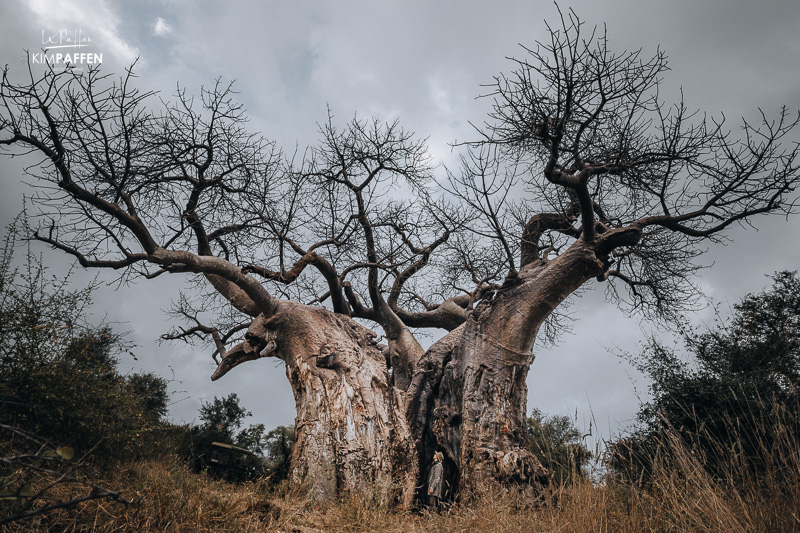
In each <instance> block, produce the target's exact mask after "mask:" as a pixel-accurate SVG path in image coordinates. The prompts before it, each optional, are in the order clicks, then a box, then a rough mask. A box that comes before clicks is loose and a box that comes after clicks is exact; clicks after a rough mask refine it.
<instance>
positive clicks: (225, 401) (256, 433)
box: [180, 393, 268, 481]
mask: <svg viewBox="0 0 800 533" xmlns="http://www.w3.org/2000/svg"><path fill="white" fill-rule="evenodd" d="M251 414H252V413H250V411H248V410H247V409H245V408H244V407H242V406H241V405H239V396H238V395H237V394H236V393H231V394H229V395H228V396H226V397H224V398H217V397H216V396H215V397H214V399H213V400H212V401H211V402H203V404H202V406H201V407H200V420H202V421H203V422H202V424H200V425H198V426H192V427H190V428H189V429H188V435H187V437H188V442H185V443H184V444H183V445H182V446H181V449H180V454H181V455H183V456H184V457H185V458H186V459H188V460H189V461H190V463H191V464H192V466H193V467H194V468H195V470H198V471H202V470H205V471H207V472H209V473H210V474H212V475H215V476H217V477H220V478H223V479H226V480H228V481H247V480H252V479H255V478H257V477H259V476H260V475H262V474H263V473H264V472H265V469H266V467H267V463H266V462H265V460H264V458H263V457H262V454H263V453H264V449H265V446H266V445H267V438H268V435H267V434H266V430H265V428H264V424H252V425H250V426H248V427H246V428H242V423H243V421H244V419H245V418H247V417H248V416H250V415H251ZM240 428H241V429H240ZM215 443H221V444H223V445H229V446H219V445H217V444H215ZM230 446H234V447H235V448H231V447H230ZM236 448H238V450H237V449H236Z"/></svg>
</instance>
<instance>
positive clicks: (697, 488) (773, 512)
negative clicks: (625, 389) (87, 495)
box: [5, 427, 800, 533]
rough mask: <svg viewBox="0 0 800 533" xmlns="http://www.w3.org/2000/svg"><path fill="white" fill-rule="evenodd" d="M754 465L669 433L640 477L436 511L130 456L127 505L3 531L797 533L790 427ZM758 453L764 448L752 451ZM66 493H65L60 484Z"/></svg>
mask: <svg viewBox="0 0 800 533" xmlns="http://www.w3.org/2000/svg"><path fill="white" fill-rule="evenodd" d="M777 436H778V437H779V438H777V439H770V440H769V446H767V445H766V444H765V447H764V449H763V450H762V452H763V454H767V455H768V458H769V460H768V461H766V467H765V466H764V464H765V462H764V461H763V460H760V462H759V464H760V465H761V467H760V468H759V469H758V473H757V474H756V470H755V469H754V468H753V464H752V458H746V457H744V456H743V455H742V454H740V455H737V454H736V451H735V450H730V449H728V450H722V449H720V451H719V452H720V453H723V452H724V453H726V454H727V457H728V459H729V460H728V462H727V467H728V470H727V473H725V474H723V475H717V476H716V477H712V476H711V475H710V474H709V473H708V472H707V470H706V469H705V468H704V461H703V459H702V457H701V456H699V455H698V454H695V453H692V451H691V450H689V449H688V448H687V447H686V446H684V445H683V444H682V442H681V441H680V440H679V439H677V438H671V437H669V438H667V439H666V440H665V442H664V443H663V447H662V450H661V452H659V456H658V457H654V458H653V469H652V472H653V477H652V478H651V479H650V483H648V484H647V486H646V487H645V486H641V485H637V484H631V483H623V482H621V481H619V480H610V479H605V480H604V481H602V482H600V483H592V482H589V481H586V480H578V481H575V482H573V483H572V484H571V485H569V486H565V487H562V488H558V489H556V490H554V491H552V492H551V493H550V494H549V495H548V496H547V497H546V498H545V502H544V503H538V504H534V503H533V502H531V501H530V500H525V499H523V498H521V497H519V496H515V495H514V494H510V493H493V494H485V495H483V496H481V497H477V498H476V499H475V500H473V501H472V502H470V503H468V504H458V505H453V506H451V507H448V508H446V509H444V510H443V511H441V512H439V513H431V512H428V511H422V512H402V511H399V510H392V509H386V508H382V507H380V506H377V505H375V504H372V503H370V502H369V501H368V500H367V499H364V498H345V499H343V500H341V501H339V502H336V503H320V502H314V501H313V500H311V499H309V498H308V497H304V496H303V495H302V494H299V493H290V492H287V491H286V490H283V491H279V493H276V492H272V491H270V488H269V485H268V484H267V483H266V482H265V481H264V482H256V483H247V484H242V485H231V484H228V483H224V482H219V481H213V480H211V479H209V478H207V477H205V476H202V475H197V474H194V473H192V472H190V471H189V470H188V469H187V468H186V467H184V466H183V465H181V464H180V463H179V462H177V461H170V460H162V461H151V462H143V463H139V464H136V465H131V466H129V467H127V468H123V469H120V470H119V471H117V472H115V473H114V474H113V476H110V478H109V479H106V480H104V484H105V485H106V486H109V487H124V488H125V489H126V490H125V496H126V497H127V498H128V499H129V500H132V501H134V502H135V503H134V504H133V505H131V506H128V507H125V506H122V505H120V504H115V503H111V502H109V501H105V500H98V501H94V502H89V503H86V504H84V505H83V506H82V507H81V508H80V509H77V510H68V511H57V512H54V513H52V514H48V515H47V516H44V517H38V518H37V519H32V520H31V519H29V520H27V521H24V522H21V523H17V524H14V525H10V526H8V527H7V528H6V529H5V531H9V532H18V531H20V532H21V531H26V532H42V531H97V532H129V531H130V532H149V531H153V532H155V531H158V532H178V531H191V532H204V531H215V532H217V531H218V532H237V533H245V532H256V531H259V532H260V531H282V532H287V533H288V532H292V533H294V532H301V533H306V532H312V531H313V532H319V531H325V532H334V533H335V532H342V533H344V532H348V533H350V532H359V531H380V532H381V533H393V532H397V533H400V532H403V533H415V532H453V531H463V532H473V531H474V532H483V531H491V532H502V533H513V532H533V531H535V532H580V533H583V532H590V531H591V532H613V533H627V532H641V531H659V532H712V531H713V532H726V533H729V532H730V533H736V532H761V531H764V532H766V531H769V532H793V531H800V436H798V435H795V434H793V433H791V432H787V431H783V432H782V431H781V430H780V427H779V428H778V430H777ZM762 459H763V458H762ZM61 496H62V497H66V496H67V494H62V495H61Z"/></svg>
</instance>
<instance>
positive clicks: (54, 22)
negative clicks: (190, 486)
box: [0, 0, 800, 435]
mask: <svg viewBox="0 0 800 533" xmlns="http://www.w3.org/2000/svg"><path fill="white" fill-rule="evenodd" d="M561 7H562V9H564V10H566V9H567V8H569V7H572V8H574V9H575V11H576V12H577V13H578V14H579V16H580V17H581V18H583V19H584V20H585V21H586V22H587V24H588V25H590V26H594V25H601V26H602V25H603V24H605V25H606V26H607V30H608V36H609V40H610V46H611V47H612V48H613V49H615V50H622V49H638V48H642V49H643V53H644V54H645V55H646V56H647V55H651V54H652V53H654V52H655V51H656V49H657V47H660V48H662V49H663V50H665V51H666V52H667V54H668V56H669V58H670V66H671V69H672V70H671V72H670V73H668V75H667V79H666V81H665V85H664V87H665V89H664V91H663V93H662V94H664V95H665V98H666V99H667V100H674V99H677V98H679V91H680V89H681V88H682V89H683V94H684V98H685V100H686V102H687V104H688V106H689V107H690V108H698V109H702V110H704V111H707V112H708V113H710V114H714V115H719V114H720V113H722V112H724V113H725V115H726V116H727V117H728V118H729V119H736V118H737V117H741V116H746V117H753V116H754V113H756V112H757V109H758V107H761V108H763V109H764V111H765V112H767V113H768V114H774V113H776V112H777V111H778V110H779V108H780V106H781V105H786V106H788V107H789V108H791V109H797V108H798V107H799V106H800V32H798V28H800V2H798V1H797V0H761V1H758V2H754V1H746V0H738V1H732V0H670V1H660V2H657V1H652V0H651V1H648V0H613V1H609V0H581V1H575V2H566V1H565V2H563V3H562V4H561ZM557 16H558V12H557V10H556V7H555V6H554V4H553V3H551V2H547V1H538V0H537V1H519V0H518V1H500V0H494V1H492V2H486V1H474V0H469V1H465V0H457V1H456V0H452V1H438V2H437V1H432V0H425V1H421V0H420V1H416V0H415V1H403V2H400V1H395V2H389V1H376V0H372V1H362V2H356V1H341V0H337V1H335V2H334V1H329V2H321V1H306V2H285V1H284V2H277V1H258V2H256V1H250V2H235V1H227V2H212V1H206V2H192V1H188V0H186V1H174V2H170V1H166V0H162V1H155V0H153V1H144V0H142V1H135V2H134V1H127V2H124V1H117V2H110V1H109V2H105V1H102V0H88V1H78V0H58V1H56V0H52V1H49V0H31V1H27V2H26V1H21V0H3V1H2V2H0V29H2V32H0V63H5V64H9V65H10V66H11V68H12V72H14V71H19V70H21V69H22V67H23V65H24V60H25V55H24V52H23V50H24V49H29V50H31V51H39V49H40V48H41V47H42V36H43V35H45V36H50V35H56V34H58V32H60V31H61V30H67V32H69V33H70V34H71V35H72V34H74V32H75V31H76V30H78V31H80V32H81V34H82V35H84V36H89V37H90V38H91V39H92V40H93V42H92V44H91V51H93V52H99V53H102V54H103V69H104V71H105V72H114V73H121V72H122V70H123V68H124V67H125V66H127V65H129V64H130V63H131V62H132V61H133V60H134V59H136V58H137V57H138V58H139V62H138V65H137V67H136V72H137V73H138V75H139V77H140V80H139V83H140V84H141V85H142V86H143V87H146V88H148V89H152V90H157V91H160V93H161V94H162V97H164V98H165V99H169V98H170V97H171V96H172V94H173V93H174V90H175V88H176V86H177V84H180V85H181V86H182V87H185V88H186V89H187V90H188V91H189V92H190V93H198V92H199V89H200V87H201V86H202V85H209V84H212V83H213V82H214V80H215V79H216V78H217V77H221V78H222V79H223V80H225V81H228V80H236V85H235V86H236V88H237V90H238V91H239V92H240V95H239V99H240V101H241V102H242V103H244V104H245V106H246V107H247V109H248V110H249V116H250V118H251V126H252V129H253V130H256V131H261V132H262V133H263V134H264V135H265V136H266V137H267V138H269V139H274V140H276V141H277V142H278V144H279V145H281V146H282V147H283V148H284V149H285V150H286V151H292V150H294V148H295V146H299V147H301V148H302V147H304V146H307V145H309V144H313V143H314V142H315V140H316V131H317V125H316V124H317V122H319V121H322V120H324V119H325V116H326V106H330V108H331V109H332V110H333V112H334V114H335V115H336V116H337V117H339V118H341V119H342V120H345V119H347V118H349V117H351V116H352V115H353V114H354V113H356V112H358V113H359V115H361V116H377V117H380V118H383V119H388V118H395V117H398V118H399V119H400V121H401V124H402V125H403V126H404V127H405V128H406V129H408V130H412V131H415V132H417V134H419V135H421V136H424V137H428V138H429V142H430V148H431V152H432V153H433V155H434V157H435V158H437V159H438V160H441V161H444V162H448V161H451V160H452V158H453V154H452V153H451V151H450V149H449V147H448V143H452V142H453V141H454V140H463V139H466V138H471V131H470V126H469V123H468V122H469V121H473V122H475V121H480V120H482V118H483V116H484V114H485V112H486V105H487V101H486V100H476V96H478V95H480V94H482V92H483V90H482V88H481V84H484V83H487V82H490V81H491V80H492V76H493V75H496V74H498V73H500V72H504V71H505V72H508V71H509V69H510V68H511V65H510V62H509V61H508V60H507V59H506V57H508V56H520V55H522V50H521V49H520V47H519V44H525V45H528V46H533V43H534V41H535V40H536V39H541V38H543V37H544V36H545V33H544V30H543V29H544V20H545V19H547V20H550V21H553V22H554V23H555V21H556V20H557ZM20 165H21V163H20V162H19V161H9V160H8V159H7V158H3V159H0V187H2V195H0V209H2V213H0V224H2V225H3V227H5V225H7V224H8V223H9V222H10V221H11V219H12V218H13V216H14V215H15V214H16V213H17V212H19V209H20V205H21V202H22V196H23V195H24V194H29V193H30V189H28V188H26V186H25V185H24V184H23V183H22V182H21V172H20ZM756 227H757V228H758V230H759V231H755V230H753V229H747V230H744V229H740V228H735V229H734V230H733V231H731V232H730V237H731V242H730V243H729V244H728V245H727V246H724V247H723V246H716V247H714V246H712V247H711V248H710V249H709V252H708V253H707V254H706V256H704V258H703V259H704V261H705V263H706V264H709V265H713V266H712V267H711V268H709V269H708V270H705V271H704V272H703V274H702V277H701V278H700V279H699V280H698V282H699V284H700V285H701V286H702V288H703V290H704V291H705V293H706V294H707V295H709V296H710V297H712V298H714V299H715V300H716V301H718V302H719V301H722V302H724V301H725V300H726V299H727V300H729V301H730V302H735V301H736V300H738V299H739V298H740V297H741V296H743V295H744V294H746V293H748V292H752V291H757V290H759V289H761V288H762V287H764V286H765V285H766V284H767V283H768V280H767V279H766V278H765V277H764V276H765V275H766V274H770V273H772V272H773V271H776V270H782V269H792V270H794V269H797V268H798V267H800V251H798V235H799V234H800V216H797V217H794V218H793V219H790V220H789V221H786V220H784V219H781V218H771V219H761V220H756ZM41 250H42V251H44V249H43V248H41ZM45 257H46V260H47V261H48V263H49V264H51V265H52V266H53V268H54V269H56V270H58V269H63V268H64V266H65V265H67V264H69V259H68V258H67V257H65V256H63V255H60V254H56V253H52V252H51V253H46V255H45ZM94 274H95V273H83V272H78V273H76V275H75V282H76V283H77V284H80V283H84V282H85V281H86V280H88V279H91V277H92V276H93V275H94ZM181 283H182V279H181V278H179V277H173V278H165V277H161V278H158V280H156V281H154V282H139V283H138V284H137V285H136V286H134V287H130V288H122V289H119V290H114V288H112V287H107V288H104V289H103V290H101V291H100V292H99V293H98V294H97V298H96V299H97V305H96V314H97V316H98V317H102V316H107V317H108V319H109V320H112V321H116V322H120V323H122V325H121V326H120V329H124V330H128V331H130V332H131V333H130V338H131V340H133V341H135V342H136V344H137V345H138V348H137V349H136V350H135V352H136V354H137V357H138V360H134V359H132V358H131V357H129V356H123V360H122V364H123V368H124V369H126V370H128V369H129V370H131V371H133V370H141V369H144V370H148V371H155V372H158V373H159V374H162V375H164V376H165V377H167V378H170V379H174V380H175V382H174V383H173V388H174V390H176V391H177V392H176V393H175V394H174V396H173V399H174V400H175V401H176V403H175V404H174V405H173V406H172V414H173V417H174V418H175V419H176V420H177V421H192V420H193V419H194V418H195V416H196V413H197V409H198V408H199V406H200V402H201V401H202V400H210V399H211V398H212V397H213V396H223V395H227V394H228V393H230V392H236V393H238V394H239V395H240V397H242V399H243V402H242V403H243V404H244V405H245V406H246V407H247V408H249V409H250V410H251V411H253V413H254V415H255V416H254V419H255V421H257V422H263V423H264V424H266V425H267V427H273V426H275V425H278V424H284V425H286V424H291V423H292V422H293V418H294V401H293V399H292V394H291V389H290V388H289V386H288V383H287V380H286V377H285V375H284V373H283V368H282V367H281V366H279V365H278V364H276V362H275V361H274V360H270V359H266V360H260V361H256V362H251V363H248V364H245V365H242V366H240V367H238V368H236V369H235V370H234V371H232V372H231V373H230V374H228V375H227V376H225V378H223V379H222V380H220V381H218V382H214V383H212V382H211V381H210V380H209V376H210V375H211V373H212V371H213V369H214V367H215V365H214V364H213V362H212V360H211V357H210V354H209V353H207V352H202V351H201V350H195V349H192V348H191V347H187V346H183V345H161V346H159V345H158V344H157V342H156V340H157V338H158V336H159V335H160V334H161V333H163V332H164V331H166V329H168V323H167V318H166V317H165V315H164V313H163V312H162V311H161V310H162V309H164V308H166V307H167V306H168V305H169V299H170V298H172V297H174V296H175V295H176V294H177V290H178V289H179V288H180V286H181ZM573 313H574V317H575V319H576V322H575V326H574V329H573V332H572V334H570V335H567V336H565V338H564V339H563V341H562V342H561V344H560V345H559V346H557V347H556V348H553V349H547V350H544V349H540V350H538V351H537V358H536V362H535V363H534V365H533V368H532V370H531V374H530V378H529V381H528V385H529V402H528V406H529V409H532V408H534V407H538V408H540V409H542V410H543V411H545V412H547V413H553V414H555V413H561V414H570V415H575V414H576V413H577V416H578V423H579V425H580V426H582V427H588V420H589V419H590V418H591V417H594V418H595V419H596V421H597V423H598V425H599V428H598V429H599V433H598V432H597V431H595V435H608V434H609V432H616V431H618V430H619V429H621V428H624V427H625V426H627V425H628V424H630V423H631V422H632V419H633V416H634V414H635V412H636V409H637V406H638V400H637V394H639V395H643V394H646V388H647V384H646V382H644V381H643V380H642V379H641V378H639V377H637V375H636V373H635V372H634V371H633V370H632V369H631V368H630V367H629V366H628V365H627V364H626V363H624V362H623V361H621V360H620V359H619V358H618V357H617V356H616V355H615V354H614V351H616V350H617V349H619V350H636V347H637V345H638V343H639V342H640V341H642V340H643V338H644V336H645V335H646V334H647V333H648V332H650V331H651V326H649V325H648V324H640V323H639V322H638V321H637V320H631V319H626V318H624V317H623V315H622V314H621V313H620V312H619V311H618V310H617V309H615V308H614V306H613V305H612V304H608V303H605V302H604V300H603V293H602V290H595V291H590V292H587V293H586V294H585V295H584V296H583V297H582V298H581V299H580V300H578V301H577V302H576V303H575V305H574V307H573ZM710 316H711V315H710V313H709V311H704V312H699V313H698V314H697V315H693V316H692V317H691V318H692V320H693V321H695V322H696V323H702V322H703V321H704V320H708V319H709V318H710Z"/></svg>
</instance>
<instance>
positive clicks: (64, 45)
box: [31, 29, 103, 68]
mask: <svg viewBox="0 0 800 533" xmlns="http://www.w3.org/2000/svg"><path fill="white" fill-rule="evenodd" d="M93 43H94V39H92V38H91V37H90V36H89V35H87V34H85V33H84V32H83V30H79V29H78V30H72V31H70V30H67V29H62V30H59V31H57V32H55V33H53V32H48V31H47V30H42V49H43V51H42V52H37V53H34V54H31V63H33V64H35V65H50V66H51V67H54V68H66V67H67V66H70V67H75V66H80V65H99V64H100V63H102V62H103V54H102V53H96V52H91V51H89V48H90V47H91V46H92V45H93Z"/></svg>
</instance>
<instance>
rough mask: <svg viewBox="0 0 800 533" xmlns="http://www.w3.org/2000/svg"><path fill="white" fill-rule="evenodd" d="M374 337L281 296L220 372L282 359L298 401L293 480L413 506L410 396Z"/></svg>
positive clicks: (321, 493)
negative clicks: (397, 385)
mask: <svg viewBox="0 0 800 533" xmlns="http://www.w3.org/2000/svg"><path fill="white" fill-rule="evenodd" d="M375 337H376V335H375V333H373V332H372V331H370V330H368V329H367V328H365V327H363V326H361V325H359V324H358V323H356V322H355V321H353V320H352V319H350V318H348V317H347V316H345V315H341V314H335V313H332V312H330V311H327V310H325V309H322V308H318V307H309V306H305V305H301V304H295V303H291V302H281V309H280V312H279V313H277V314H275V315H273V316H272V317H270V318H264V317H259V318H258V319H256V320H255V321H254V323H253V325H252V326H251V327H250V328H249V330H248V333H247V340H246V341H245V342H243V343H242V344H240V345H239V346H237V347H236V348H235V349H234V350H231V352H230V353H229V354H228V355H227V356H226V357H225V358H224V359H223V360H222V362H221V363H220V367H219V369H218V371H217V372H216V373H215V374H214V378H215V379H216V378H219V377H221V375H222V374H224V373H225V372H227V371H228V370H230V369H231V368H233V367H234V366H236V365H237V364H239V363H240V362H244V361H247V360H251V359H255V358H257V357H264V356H275V357H278V358H280V359H281V360H282V361H283V362H284V363H285V365H286V375H287V377H288V378H289V381H290V383H291V385H292V391H293V392H294V397H295V403H296V407H297V416H296V419H295V446H294V451H293V454H292V469H291V481H292V482H293V483H295V484H297V485H301V486H306V487H308V488H309V489H310V490H311V491H312V493H313V494H314V496H316V497H318V498H321V499H329V498H332V497H335V496H336V495H338V494H341V493H342V492H347V491H351V492H359V493H361V495H362V496H366V497H370V498H375V499H377V500H378V501H379V502H381V503H390V502H395V501H397V502H400V503H402V504H403V505H405V506H409V507H410V506H411V504H412V500H413V495H414V485H415V483H416V481H417V468H416V464H417V463H416V461H415V450H414V446H413V441H412V438H411V431H410V428H409V426H408V424H407V423H406V420H405V416H404V412H405V398H404V397H403V395H402V394H401V393H400V392H398V390H397V389H396V388H395V387H393V386H392V376H391V372H390V368H389V366H388V364H387V357H386V355H385V353H384V351H385V349H382V348H383V347H381V346H379V345H378V344H377V343H376V341H375Z"/></svg>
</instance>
